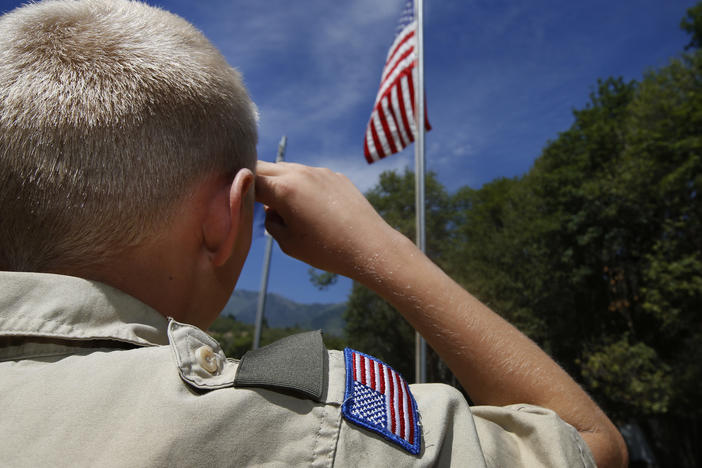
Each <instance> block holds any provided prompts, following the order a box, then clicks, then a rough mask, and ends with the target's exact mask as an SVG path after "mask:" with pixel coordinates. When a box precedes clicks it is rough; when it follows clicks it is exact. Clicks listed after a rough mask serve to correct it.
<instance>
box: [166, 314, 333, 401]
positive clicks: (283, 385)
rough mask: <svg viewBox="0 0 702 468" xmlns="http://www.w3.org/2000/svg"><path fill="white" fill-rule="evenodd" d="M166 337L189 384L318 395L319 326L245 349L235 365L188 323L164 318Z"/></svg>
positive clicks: (322, 374)
mask: <svg viewBox="0 0 702 468" xmlns="http://www.w3.org/2000/svg"><path fill="white" fill-rule="evenodd" d="M168 341H169V343H170V347H171V350H172V351H173V356H174V357H175V362H176V365H177V366H178V370H179V373H180V376H181V378H182V379H183V381H184V382H186V383H187V384H189V385H191V386H193V387H195V388H198V389H201V390H215V389H220V388H226V387H231V386H235V387H265V388H270V389H273V390H278V391H287V392H292V393H295V394H297V395H300V396H303V397H305V398H310V399H313V400H315V401H319V400H321V399H322V396H323V394H324V390H325V387H324V386H325V383H326V367H327V366H328V363H327V350H326V348H325V347H324V342H323V341H322V333H321V332H320V331H319V330H317V331H311V332H305V333H299V334H297V335H292V336H288V337H286V338H283V339H281V340H278V341H276V342H275V343H272V344H269V345H268V346H264V347H262V348H259V349H256V350H253V351H248V352H247V353H246V354H244V357H243V358H242V359H241V360H240V361H239V362H238V364H237V363H236V361H234V360H231V359H227V357H226V356H225V355H224V351H222V348H221V347H220V345H219V343H217V341H216V340H215V339H214V338H212V337H211V336H209V335H208V334H207V333H205V332H204V331H202V330H200V329H199V328H197V327H194V326H192V325H188V324H184V323H179V322H177V321H175V320H173V319H169V322H168Z"/></svg>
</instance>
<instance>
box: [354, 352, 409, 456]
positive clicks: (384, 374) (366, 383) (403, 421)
mask: <svg viewBox="0 0 702 468" xmlns="http://www.w3.org/2000/svg"><path fill="white" fill-rule="evenodd" d="M344 358H345V361H346V390H345V393H344V404H343V405H342V407H341V411H342V413H343V414H344V417H345V418H346V419H347V420H349V421H351V422H352V423H354V424H357V425H359V426H361V427H364V428H366V429H369V430H371V431H373V432H375V433H377V434H380V435H381V436H382V437H384V438H386V439H387V440H389V441H390V442H393V443H395V444H397V445H400V446H401V447H402V448H404V449H405V450H407V451H408V452H409V453H412V454H414V455H417V454H419V451H420V448H421V440H422V434H421V426H420V425H419V415H418V412H417V402H416V401H415V400H414V397H413V396H412V393H411V392H410V388H409V385H407V382H405V380H404V379H403V378H402V376H401V375H400V374H399V373H398V372H396V371H395V370H394V369H393V368H392V367H390V366H388V365H387V364H385V363H384V362H381V361H380V360H378V359H376V358H374V357H372V356H369V355H367V354H364V353H361V352H359V351H355V350H353V349H351V348H346V349H345V350H344Z"/></svg>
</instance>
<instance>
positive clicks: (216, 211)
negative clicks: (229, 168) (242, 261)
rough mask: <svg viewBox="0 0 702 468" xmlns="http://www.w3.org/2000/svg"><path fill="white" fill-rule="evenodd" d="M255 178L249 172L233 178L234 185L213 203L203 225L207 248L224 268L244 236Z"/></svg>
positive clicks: (225, 189) (213, 261)
mask: <svg viewBox="0 0 702 468" xmlns="http://www.w3.org/2000/svg"><path fill="white" fill-rule="evenodd" d="M253 185H254V175H253V172H251V170H249V169H241V170H239V171H238V172H237V173H236V175H235V176H234V180H232V183H231V184H230V185H228V186H226V187H225V188H223V189H222V190H220V191H218V192H217V194H216V195H215V196H214V197H212V199H211V200H210V207H209V209H208V213H207V215H206V219H205V220H204V222H203V225H202V233H203V238H204V244H205V247H206V249H207V251H208V252H209V255H210V258H211V261H212V264H213V265H214V266H216V267H220V266H222V265H224V264H225V263H226V262H227V261H228V260H229V259H230V258H231V256H232V255H233V253H234V250H235V247H236V245H237V238H238V237H239V234H240V233H241V232H242V227H244V226H242V225H241V224H242V222H243V221H244V220H245V218H243V215H244V210H246V209H248V208H247V206H246V203H247V200H248V197H247V194H248V192H249V191H250V190H252V189H253Z"/></svg>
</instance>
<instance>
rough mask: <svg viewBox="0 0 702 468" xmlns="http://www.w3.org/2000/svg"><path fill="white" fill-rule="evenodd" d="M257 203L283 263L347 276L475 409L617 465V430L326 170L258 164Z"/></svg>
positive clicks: (620, 461)
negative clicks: (530, 416)
mask: <svg viewBox="0 0 702 468" xmlns="http://www.w3.org/2000/svg"><path fill="white" fill-rule="evenodd" d="M257 172H258V174H257V181H256V192H257V195H256V197H257V200H258V201H260V202H262V203H264V204H265V205H266V206H267V207H268V209H267V217H266V228H267V230H268V231H269V232H270V234H271V235H272V236H273V237H274V238H275V239H276V240H277V241H278V244H279V245H280V247H281V249H282V250H283V251H284V252H286V253H287V254H288V255H291V256H293V257H295V258H298V259H300V260H302V261H304V262H306V263H309V264H310V265H312V266H315V267H317V268H321V269H324V270H327V271H331V272H335V273H339V274H342V275H345V276H348V277H350V278H352V279H354V280H356V281H358V282H360V283H362V284H364V285H365V286H367V287H368V288H370V289H372V290H374V291H375V292H377V293H378V294H379V295H381V296H382V297H383V298H384V299H385V300H387V301H388V302H390V303H391V304H392V305H393V306H394V307H395V308H396V309H397V310H398V311H399V312H400V313H401V314H402V315H403V316H404V317H405V318H406V319H407V320H408V321H409V322H410V323H411V324H412V326H414V327H415V328H416V329H417V330H418V331H419V332H420V333H421V334H422V336H424V338H425V339H426V340H427V342H428V343H429V344H430V345H431V347H432V348H433V349H434V350H435V351H436V352H437V353H439V355H440V356H441V357H442V359H444V361H445V362H446V363H447V364H448V366H449V367H450V368H451V370H452V371H453V372H454V374H455V375H456V377H457V378H458V379H459V381H460V382H461V385H463V388H465V389H466V391H467V392H468V394H469V395H470V397H471V399H472V400H473V401H474V402H475V403H477V404H487V405H496V406H504V405H509V404H513V403H527V404H534V405H538V406H542V407H545V408H549V409H551V410H553V411H555V412H556V413H557V414H558V415H559V416H560V417H561V418H562V419H563V420H564V421H566V422H568V423H569V424H571V425H572V426H574V427H575V428H576V429H577V430H578V431H579V432H580V434H581V436H582V437H583V439H584V440H585V442H586V443H587V444H588V446H589V447H590V449H591V451H592V453H593V456H594V458H595V461H596V463H597V465H598V466H601V467H605V466H625V465H626V458H627V455H626V447H625V445H624V441H623V439H622V437H621V435H620V434H619V431H617V429H616V428H615V427H614V425H613V424H612V422H611V421H610V420H609V419H608V418H607V416H606V415H605V414H604V413H603V412H602V410H600V408H599V407H598V406H597V405H596V404H595V403H594V402H593V401H592V400H591V399H590V398H589V397H588V396H587V394H586V393H585V392H584V391H583V390H582V389H581V388H580V387H579V386H578V385H577V384H576V383H575V382H574V381H573V380H572V379H571V378H570V377H569V376H568V374H566V373H565V372H564V371H563V370H562V369H561V368H560V367H559V366H558V365H557V364H556V363H555V362H554V361H553V360H551V359H550V358H549V357H548V356H547V355H546V354H545V353H544V352H543V351H542V350H541V349H540V348H539V347H538V346H536V344H534V342H532V341H531V340H530V339H529V338H527V337H526V336H525V335H523V334H522V333H521V332H519V331H518V330H517V329H516V328H514V327H513V326H512V325H510V324H509V323H507V322H506V321H505V320H503V319H502V318H501V317H500V316H498V315H497V314H495V313H494V312H492V311H491V310H490V309H488V308H487V307H486V306H485V305H483V304H482V303H480V301H478V300H477V299H476V298H474V297H473V296H472V295H470V294H469V293H468V292H466V291H465V290H464V289H462V288H461V287H460V286H459V285H458V284H456V283H455V282H454V281H453V280H451V278H449V277H448V276H446V274H444V272H443V271H442V270H441V269H440V268H438V267H437V266H436V265H434V264H433V263H432V262H431V261H430V260H429V259H428V258H427V257H426V256H424V254H423V253H422V252H421V251H419V250H418V249H417V248H416V247H415V246H414V244H413V243H412V242H411V241H409V240H408V239H407V238H406V237H404V236H403V235H401V234H400V233H399V232H397V231H395V230H394V229H392V228H391V227H390V226H389V225H388V224H387V223H385V221H384V220H383V219H382V218H381V217H380V216H379V215H378V214H377V213H376V212H375V210H374V209H373V207H372V206H371V205H370V204H369V203H368V201H367V200H366V199H365V198H364V197H363V195H362V194H360V192H358V190H356V188H355V187H354V186H353V184H352V183H351V182H350V181H349V180H348V179H347V178H346V177H344V176H343V175H341V174H338V173H333V172H331V171H329V170H328V169H318V168H310V167H306V166H301V165H297V164H288V163H278V164H271V163H264V162H259V164H258V168H257Z"/></svg>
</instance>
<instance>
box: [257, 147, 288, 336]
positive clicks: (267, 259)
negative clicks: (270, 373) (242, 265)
mask: <svg viewBox="0 0 702 468" xmlns="http://www.w3.org/2000/svg"><path fill="white" fill-rule="evenodd" d="M287 144H288V137H287V136H285V135H283V137H282V138H281V139H280V143H279V144H278V154H277V156H276V157H275V162H280V161H282V160H283V159H285V147H286V146H287ZM265 235H266V251H265V254H264V255H263V274H262V275H261V289H260V290H259V291H258V305H257V307H256V326H255V328H254V339H253V349H258V347H259V346H260V344H261V329H262V328H263V310H264V309H265V308H266V295H267V294H268V276H269V273H270V268H271V253H272V251H273V236H271V235H270V234H268V231H266V234H265Z"/></svg>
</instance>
